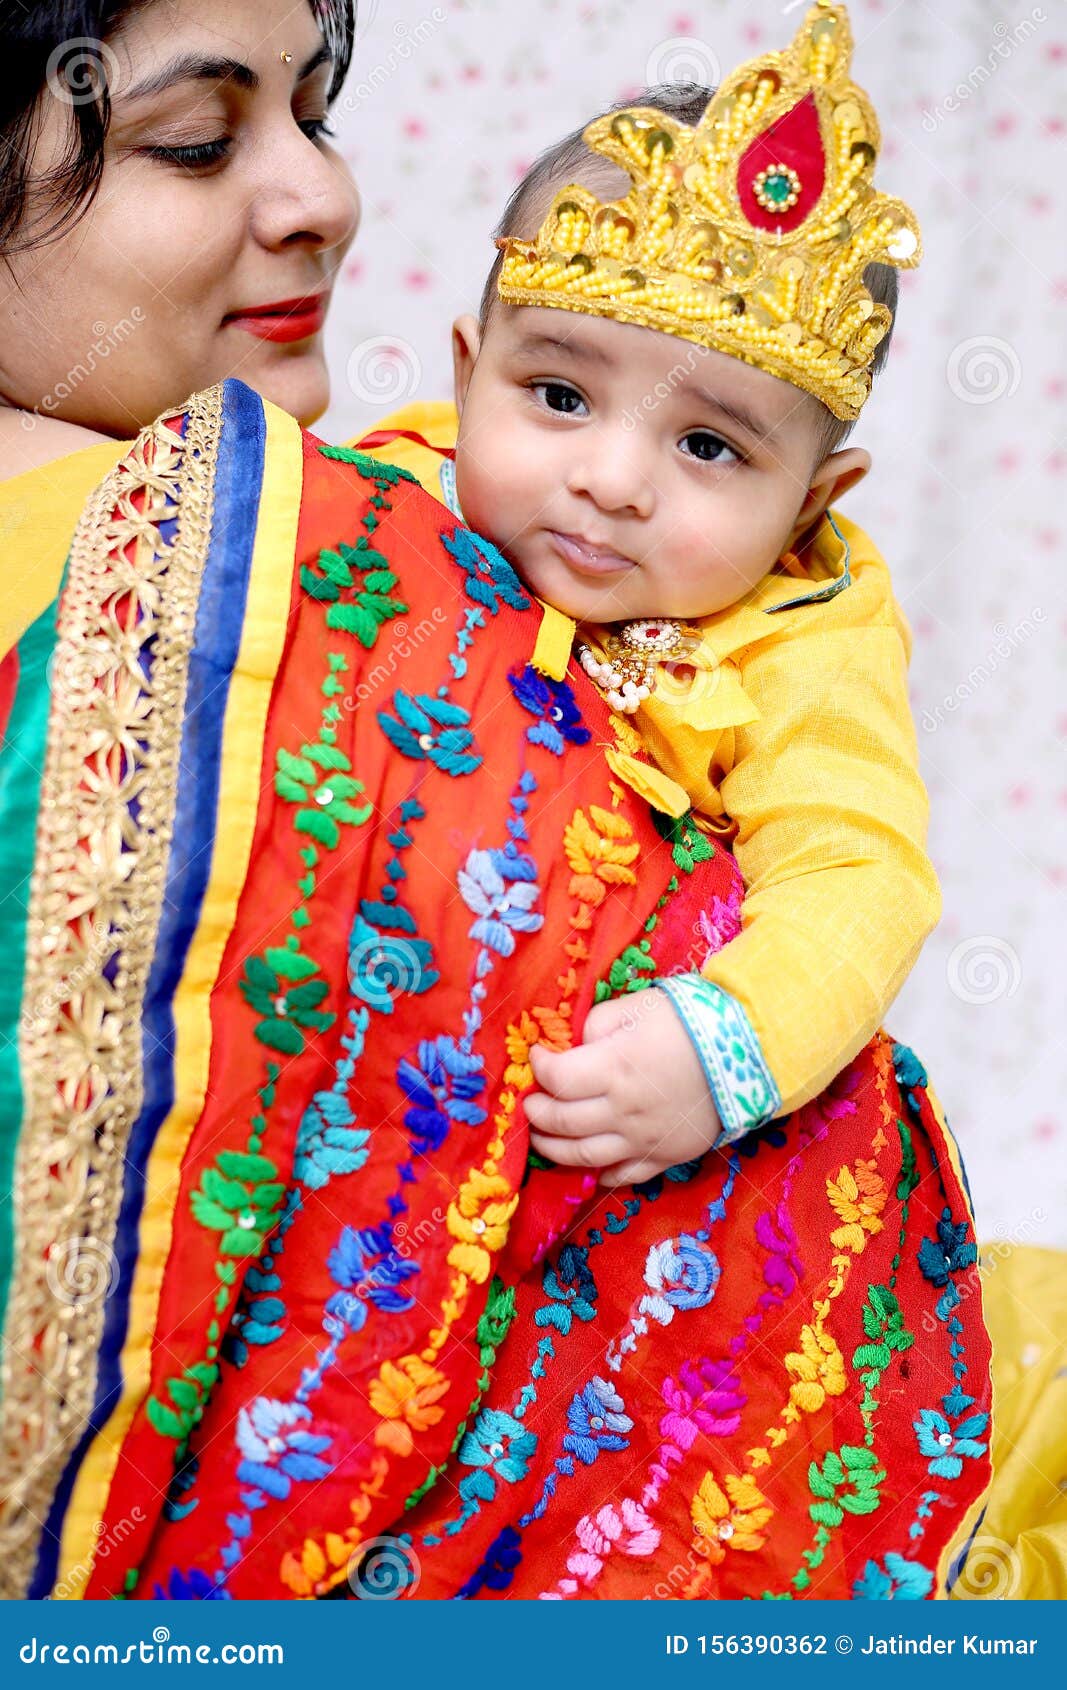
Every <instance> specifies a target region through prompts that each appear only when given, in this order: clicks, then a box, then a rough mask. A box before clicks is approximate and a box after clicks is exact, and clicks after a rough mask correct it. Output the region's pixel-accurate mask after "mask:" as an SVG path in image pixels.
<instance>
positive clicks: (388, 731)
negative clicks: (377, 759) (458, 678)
mask: <svg viewBox="0 0 1067 1690" xmlns="http://www.w3.org/2000/svg"><path fill="white" fill-rule="evenodd" d="M393 705H394V708H395V710H396V716H390V715H388V714H387V713H386V712H385V711H384V710H379V712H378V721H379V723H380V724H381V729H382V732H383V733H384V735H385V737H386V739H387V740H389V742H390V743H391V744H392V745H395V747H396V749H397V750H398V751H400V752H402V753H403V755H404V756H405V757H415V758H421V759H423V760H426V761H429V762H431V763H434V764H435V765H436V766H437V768H439V769H443V770H444V772H445V774H448V775H469V774H473V772H474V770H475V769H477V768H478V767H479V765H480V764H481V761H482V758H481V754H480V753H479V752H476V751H473V752H472V750H471V746H472V745H473V744H474V735H473V734H472V733H471V731H470V729H469V728H468V726H467V723H468V722H469V721H470V713H469V712H468V711H466V710H464V709H463V708H462V706H461V705H459V704H452V703H450V702H449V700H448V699H446V698H432V697H431V696H430V695H429V694H428V693H419V694H418V695H417V696H416V697H415V698H409V697H408V695H407V693H406V692H403V691H397V692H395V693H394V694H393ZM397 718H399V720H398V719H397Z"/></svg>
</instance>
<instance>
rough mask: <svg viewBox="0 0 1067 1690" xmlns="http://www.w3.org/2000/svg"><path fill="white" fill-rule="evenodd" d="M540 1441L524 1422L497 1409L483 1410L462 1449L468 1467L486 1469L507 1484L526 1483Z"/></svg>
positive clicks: (460, 1456) (463, 1458) (460, 1455)
mask: <svg viewBox="0 0 1067 1690" xmlns="http://www.w3.org/2000/svg"><path fill="white" fill-rule="evenodd" d="M536 1448H537V1438H536V1437H535V1435H534V1433H533V1432H528V1431H527V1430H526V1428H525V1427H524V1426H523V1424H522V1421H521V1420H516V1419H515V1417H514V1415H511V1414H505V1413H503V1412H502V1411H500V1410H498V1409H489V1408H486V1409H483V1410H482V1412H481V1414H479V1416H478V1418H477V1420H476V1421H475V1423H474V1427H473V1429H472V1430H471V1431H470V1432H468V1433H467V1435H466V1437H465V1438H464V1440H463V1442H462V1443H461V1444H460V1446H459V1459H460V1460H461V1461H462V1462H463V1464H464V1466H466V1467H486V1468H489V1469H491V1470H492V1472H494V1473H495V1474H496V1475H497V1477H498V1478H501V1479H504V1480H506V1481H507V1483H508V1484H516V1483H517V1482H518V1481H519V1480H520V1479H525V1477H526V1473H527V1470H528V1468H529V1464H530V1457H531V1456H532V1455H533V1453H534V1450H535V1449H536Z"/></svg>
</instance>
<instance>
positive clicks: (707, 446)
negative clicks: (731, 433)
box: [679, 428, 741, 464]
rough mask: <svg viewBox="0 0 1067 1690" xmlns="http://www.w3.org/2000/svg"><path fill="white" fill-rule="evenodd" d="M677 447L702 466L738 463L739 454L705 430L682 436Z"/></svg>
mask: <svg viewBox="0 0 1067 1690" xmlns="http://www.w3.org/2000/svg"><path fill="white" fill-rule="evenodd" d="M679 445H680V447H681V449H682V451H683V452H684V453H685V454H686V456H687V457H690V458H697V459H699V461H700V462H701V463H703V464H726V463H740V461H741V458H740V454H739V453H737V452H735V451H734V449H733V447H732V446H728V445H727V444H726V441H725V440H723V439H722V438H721V437H720V436H719V435H718V434H712V433H711V432H710V430H708V429H706V428H696V429H693V430H691V432H690V433H689V434H685V435H683V436H682V439H681V441H680V442H679Z"/></svg>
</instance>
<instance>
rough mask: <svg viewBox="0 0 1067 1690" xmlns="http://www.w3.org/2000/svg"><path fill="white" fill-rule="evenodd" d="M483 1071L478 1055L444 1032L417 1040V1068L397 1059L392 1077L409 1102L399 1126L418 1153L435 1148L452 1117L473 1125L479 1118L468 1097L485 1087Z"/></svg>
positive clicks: (477, 1106) (480, 1113) (480, 1110)
mask: <svg viewBox="0 0 1067 1690" xmlns="http://www.w3.org/2000/svg"><path fill="white" fill-rule="evenodd" d="M483 1069H484V1063H483V1059H482V1058H481V1057H480V1056H476V1055H474V1054H473V1052H470V1051H466V1050H462V1049H461V1048H460V1046H459V1045H458V1044H457V1043H456V1041H455V1039H452V1038H449V1037H448V1036H447V1035H445V1034H440V1035H439V1036H438V1037H437V1038H436V1039H423V1040H421V1041H420V1044H419V1049H418V1066H416V1065H415V1063H413V1062H409V1061H408V1060H407V1058H406V1057H405V1058H403V1059H402V1060H401V1062H400V1064H399V1066H398V1068H397V1071H396V1077H397V1080H398V1082H399V1084H400V1087H401V1089H402V1091H403V1092H404V1094H405V1096H406V1097H407V1098H409V1099H410V1102H411V1108H410V1109H408V1110H406V1111H405V1114H404V1125H405V1126H406V1127H407V1128H408V1130H409V1132H410V1133H411V1135H412V1142H413V1144H414V1147H415V1149H416V1150H417V1151H419V1152H420V1154H421V1155H423V1156H426V1155H429V1153H430V1152H431V1151H433V1150H440V1148H441V1146H442V1145H443V1144H444V1142H445V1139H446V1138H447V1137H448V1133H449V1129H450V1128H451V1125H452V1123H453V1121H461V1122H463V1123H464V1125H466V1126H470V1127H476V1126H479V1125H480V1124H481V1122H482V1121H484V1120H485V1110H484V1109H483V1108H482V1106H481V1104H479V1103H476V1102H475V1101H474V1100H475V1098H477V1097H480V1096H481V1094H482V1093H483V1092H484V1090H485V1074H484V1072H483Z"/></svg>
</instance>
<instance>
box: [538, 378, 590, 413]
mask: <svg viewBox="0 0 1067 1690" xmlns="http://www.w3.org/2000/svg"><path fill="white" fill-rule="evenodd" d="M533 391H534V393H536V394H537V395H538V396H539V398H540V400H541V403H542V404H543V405H545V406H546V407H547V409H548V410H550V411H555V412H557V414H558V415H559V416H563V417H576V416H578V415H579V414H580V412H581V411H582V410H583V409H584V408H585V400H584V399H583V398H582V396H581V394H580V393H579V392H578V389H577V388H576V387H571V386H570V385H569V384H568V383H567V382H565V381H535V382H534V384H533Z"/></svg>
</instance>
